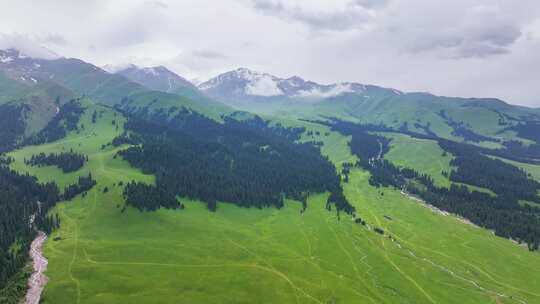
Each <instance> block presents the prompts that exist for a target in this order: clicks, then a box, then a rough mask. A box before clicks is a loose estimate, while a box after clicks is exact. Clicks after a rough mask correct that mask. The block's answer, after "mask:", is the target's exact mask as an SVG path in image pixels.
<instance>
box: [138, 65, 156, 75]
mask: <svg viewBox="0 0 540 304" xmlns="http://www.w3.org/2000/svg"><path fill="white" fill-rule="evenodd" d="M142 70H143V72H145V73H146V74H151V75H153V76H158V75H159V71H158V70H157V68H154V67H152V68H143V69H142Z"/></svg>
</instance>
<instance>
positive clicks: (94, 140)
mask: <svg viewBox="0 0 540 304" xmlns="http://www.w3.org/2000/svg"><path fill="white" fill-rule="evenodd" d="M0 59H1V60H0V117H1V118H3V120H2V122H0V124H2V123H3V125H2V126H5V127H6V128H5V130H4V128H2V131H3V132H1V131H0V134H1V135H2V136H3V137H2V138H6V139H9V141H8V140H6V141H2V148H3V150H2V151H0V193H2V195H3V198H4V199H1V200H0V211H1V212H0V228H1V229H2V234H0V262H1V263H0V303H4V302H5V303H18V302H19V301H20V299H21V297H23V296H24V293H25V292H26V288H27V283H26V282H27V280H28V276H29V275H30V274H31V272H32V269H31V267H29V266H26V267H25V265H28V264H27V263H28V254H27V252H28V250H29V248H30V243H31V241H32V239H33V238H34V237H35V236H36V233H37V231H43V232H46V233H47V234H48V240H47V241H46V242H45V244H44V247H43V254H44V256H45V257H46V258H47V259H48V268H47V270H46V272H45V275H46V276H47V277H48V282H47V284H46V285H45V289H44V292H43V294H42V299H41V301H42V302H43V303H126V302H136V303H156V302H158V303H253V302H257V303H318V304H320V303H364V302H365V303H456V302H459V303H508V304H510V303H540V294H539V292H538V288H537V287H538V284H539V283H540V274H539V273H538V272H537V271H531V269H538V268H540V254H539V251H538V245H539V241H540V191H539V190H540V177H539V174H538V172H540V171H539V169H538V167H540V165H539V160H540V149H539V148H538V147H540V139H539V138H538V136H537V134H538V133H537V132H536V131H537V128H538V126H539V125H540V124H539V123H538V122H539V121H540V113H539V112H538V110H536V109H530V108H525V107H518V106H513V105H510V104H507V103H505V102H503V101H500V100H497V99H473V98H450V97H439V96H434V95H431V94H428V93H405V92H401V91H399V90H394V89H387V88H382V87H377V86H371V85H361V84H354V83H348V84H334V85H320V84H317V83H315V82H311V81H305V80H303V79H301V78H299V77H292V78H288V79H281V78H278V77H275V76H272V75H269V74H265V73H257V72H253V71H250V70H247V69H238V70H235V71H232V72H229V73H225V74H223V75H221V76H218V77H216V78H214V79H212V80H209V81H208V82H205V83H202V84H201V85H199V86H198V87H195V86H192V85H190V84H189V83H187V82H185V80H184V79H183V78H182V77H181V76H178V75H176V74H174V73H173V72H171V71H169V70H167V69H166V68H153V69H151V68H138V67H134V66H132V67H130V68H128V69H127V70H122V71H115V72H116V73H114V74H112V73H109V72H107V71H105V70H103V69H101V68H98V67H96V66H94V65H92V64H90V63H86V62H84V61H81V60H78V59H66V58H57V59H47V60H45V59H37V58H30V57H28V56H24V55H21V54H20V53H19V52H18V51H16V50H6V51H1V52H0ZM4 107H5V108H4ZM245 111H247V112H245ZM6 143H8V144H6ZM20 189H23V191H19V190H20ZM24 189H25V190H26V192H25V191H24ZM24 193H27V194H28V195H23V194H24ZM28 223H30V225H29V224H28ZM4 265H8V266H4Z"/></svg>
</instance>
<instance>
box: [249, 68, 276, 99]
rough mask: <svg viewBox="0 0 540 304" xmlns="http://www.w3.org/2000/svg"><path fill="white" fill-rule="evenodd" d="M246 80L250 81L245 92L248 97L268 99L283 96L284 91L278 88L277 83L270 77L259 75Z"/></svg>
mask: <svg viewBox="0 0 540 304" xmlns="http://www.w3.org/2000/svg"><path fill="white" fill-rule="evenodd" d="M250 75H253V74H250ZM244 79H246V78H244ZM246 80H249V83H248V84H247V85H246V88H245V92H246V94H248V95H255V96H267V97H268V96H278V95H283V91H282V90H281V89H280V88H279V87H278V83H277V81H276V80H275V79H274V78H273V77H271V76H270V75H265V74H259V75H255V77H251V78H250V79H246Z"/></svg>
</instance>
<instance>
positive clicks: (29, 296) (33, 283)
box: [24, 231, 48, 304]
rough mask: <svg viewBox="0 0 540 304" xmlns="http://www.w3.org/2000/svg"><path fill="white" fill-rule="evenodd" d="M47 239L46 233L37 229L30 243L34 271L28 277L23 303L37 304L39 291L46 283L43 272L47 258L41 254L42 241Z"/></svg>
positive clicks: (39, 296)
mask: <svg viewBox="0 0 540 304" xmlns="http://www.w3.org/2000/svg"><path fill="white" fill-rule="evenodd" d="M46 240H47V235H46V234H45V233H44V232H43V231H38V235H37V237H36V238H35V239H34V241H32V244H31V245H30V257H31V258H32V266H33V268H34V272H33V273H32V276H30V278H29V279H28V291H27V293H26V298H25V301H24V303H25V304H38V303H39V300H40V298H41V292H42V291H43V288H44V287H45V284H47V277H46V276H45V275H44V272H45V271H46V270H47V264H48V261H47V259H46V258H45V257H44V256H43V254H42V249H43V243H45V241H46Z"/></svg>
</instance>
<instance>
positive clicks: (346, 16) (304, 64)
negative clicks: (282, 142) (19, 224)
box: [0, 0, 540, 107]
mask: <svg viewBox="0 0 540 304" xmlns="http://www.w3.org/2000/svg"><path fill="white" fill-rule="evenodd" d="M0 8H1V9H0V47H3V48H4V47H6V46H16V47H19V48H26V49H28V50H30V49H32V48H33V46H35V45H42V46H45V47H47V48H48V49H50V50H52V51H54V52H55V53H57V54H60V55H62V56H65V57H77V58H81V59H83V60H86V61H89V62H91V63H94V64H96V65H100V66H101V65H104V64H124V63H128V62H132V63H135V64H138V65H141V66H150V65H165V66H167V67H169V68H170V69H171V70H174V71H175V72H177V73H178V74H180V75H182V76H184V77H186V78H188V79H191V78H198V79H201V80H205V79H207V78H209V77H211V76H215V75H216V74H218V73H220V72H224V71H228V70H231V69H234V68H237V67H248V68H251V69H255V70H260V71H264V72H268V73H271V74H274V75H276V76H280V77H289V76H293V75H298V76H301V77H302V78H305V79H309V80H313V81H317V82H321V83H333V82H341V81H354V82H360V83H366V84H376V85H381V86H387V87H393V88H396V89H400V90H403V91H429V92H431V93H434V94H438V95H448V96H466V97H472V96H474V97H498V98H501V99H504V100H506V101H508V102H510V103H515V104H522V105H529V106H535V107H540V1H539V0H519V1H516V0H507V1H505V0H476V1H474V0H452V1H442V0H193V1H191V0H176V1H172V0H171V1H167V0H157V1H152V0H150V1H145V0H140V1H138V0H84V1H82V0H81V1H76V0H55V1H53V0H40V1H37V0H35V1H31V0H17V1H13V0H0ZM43 55H44V56H45V55H47V54H43Z"/></svg>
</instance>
